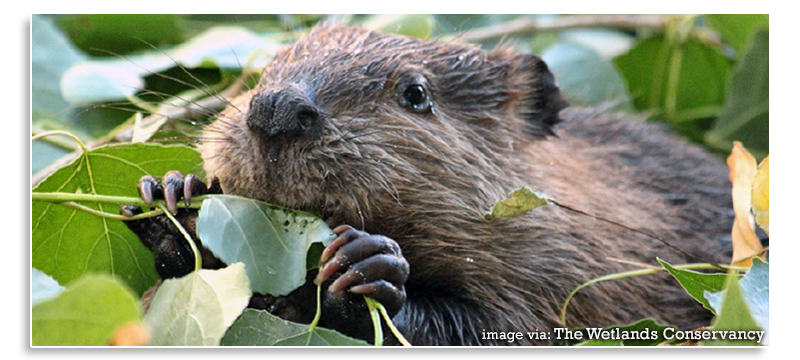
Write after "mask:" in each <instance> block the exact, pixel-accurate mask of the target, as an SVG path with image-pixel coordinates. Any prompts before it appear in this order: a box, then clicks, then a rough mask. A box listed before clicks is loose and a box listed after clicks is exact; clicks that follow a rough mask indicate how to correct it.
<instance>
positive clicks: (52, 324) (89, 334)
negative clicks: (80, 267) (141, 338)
mask: <svg viewBox="0 0 800 360" xmlns="http://www.w3.org/2000/svg"><path fill="white" fill-rule="evenodd" d="M138 321H139V306H138V304H137V300H136V296H135V295H134V294H133V293H132V292H131V290H129V289H128V288H127V287H126V286H125V285H124V284H123V283H122V282H121V281H119V280H117V279H115V278H113V277H111V276H108V275H97V274H91V275H86V276H83V277H81V278H80V279H78V280H75V281H74V282H71V283H69V284H67V288H66V290H65V291H63V292H62V293H60V294H59V295H58V296H57V297H56V298H53V299H50V300H46V301H43V302H41V303H38V304H36V305H35V306H33V309H32V310H31V338H32V340H31V343H32V344H33V345H34V346H92V345H100V346H102V345H108V344H109V341H110V340H111V337H112V335H113V334H114V332H115V330H116V329H117V328H119V327H120V326H123V325H127V324H130V323H135V322H138Z"/></svg>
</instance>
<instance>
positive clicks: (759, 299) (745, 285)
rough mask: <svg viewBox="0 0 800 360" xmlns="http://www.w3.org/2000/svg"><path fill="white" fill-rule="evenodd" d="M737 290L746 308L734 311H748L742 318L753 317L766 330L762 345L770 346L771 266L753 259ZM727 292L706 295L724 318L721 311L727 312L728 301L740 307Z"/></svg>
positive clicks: (721, 328) (708, 292)
mask: <svg viewBox="0 0 800 360" xmlns="http://www.w3.org/2000/svg"><path fill="white" fill-rule="evenodd" d="M737 288H738V289H740V291H741V294H740V295H741V296H742V298H743V300H744V302H745V304H746V306H745V308H744V309H741V308H738V309H735V310H733V311H747V314H744V315H742V316H745V315H747V316H746V317H752V319H753V320H754V321H755V322H756V324H758V325H759V326H760V327H761V329H763V330H764V337H763V341H762V344H763V345H767V344H769V265H768V264H766V263H764V262H763V261H762V260H761V259H759V258H753V265H752V266H751V267H750V270H749V271H748V272H747V274H746V275H745V276H744V277H742V279H741V280H739V282H738V286H737ZM727 292H728V290H722V291H719V292H713V293H712V292H710V291H707V292H706V293H705V296H706V298H708V302H709V303H710V304H711V306H712V307H714V309H715V310H716V313H717V314H719V315H720V316H719V317H722V314H721V311H725V310H726V309H725V307H724V306H725V302H726V301H731V302H732V304H733V305H740V304H738V302H737V300H736V299H735V296H734V298H733V299H728V297H727ZM733 305H731V306H733ZM748 310H749V311H748ZM728 320H730V319H728ZM726 324H728V323H723V325H725V326H727V325H726ZM715 326H716V323H715ZM718 329H719V330H728V328H726V327H719V328H718Z"/></svg>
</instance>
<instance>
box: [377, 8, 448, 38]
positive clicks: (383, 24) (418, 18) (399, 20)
mask: <svg viewBox="0 0 800 360" xmlns="http://www.w3.org/2000/svg"><path fill="white" fill-rule="evenodd" d="M435 24H436V19H435V18H434V17H433V15H427V14H387V15H375V16H372V17H370V18H369V19H367V20H366V21H364V24H363V26H364V27H365V28H367V29H372V30H376V31H378V32H383V33H390V34H400V35H405V36H410V37H415V38H418V39H429V38H430V37H431V34H432V33H433V28H434V26H435Z"/></svg>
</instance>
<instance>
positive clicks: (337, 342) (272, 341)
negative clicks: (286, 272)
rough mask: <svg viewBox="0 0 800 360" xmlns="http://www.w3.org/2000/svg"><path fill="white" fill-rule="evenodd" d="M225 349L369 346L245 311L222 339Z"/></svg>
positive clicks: (333, 333) (319, 330)
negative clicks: (243, 347)
mask: <svg viewBox="0 0 800 360" xmlns="http://www.w3.org/2000/svg"><path fill="white" fill-rule="evenodd" d="M222 345H225V346H368V345H369V344H367V343H366V342H364V341H362V340H356V339H352V338H349V337H347V336H344V335H342V334H340V333H338V332H336V331H333V330H329V329H323V328H319V327H314V328H312V327H310V326H309V325H303V324H297V323H293V322H289V321H286V320H283V319H281V318H279V317H277V316H275V315H272V314H270V313H268V312H266V311H263V310H253V309H247V310H245V311H244V313H242V316H240V317H239V319H237V320H236V322H235V323H234V324H233V326H231V328H230V329H229V330H228V333H227V334H225V337H224V338H222Z"/></svg>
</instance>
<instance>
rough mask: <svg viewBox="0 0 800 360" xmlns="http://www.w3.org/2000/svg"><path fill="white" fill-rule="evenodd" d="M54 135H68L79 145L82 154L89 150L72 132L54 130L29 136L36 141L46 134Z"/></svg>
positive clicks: (46, 135)
mask: <svg viewBox="0 0 800 360" xmlns="http://www.w3.org/2000/svg"><path fill="white" fill-rule="evenodd" d="M55 135H64V136H69V137H71V138H73V139H74V140H75V142H76V143H78V146H80V148H81V151H83V153H84V154H85V153H87V152H88V151H89V150H87V149H86V146H84V145H83V141H81V139H78V137H77V136H75V135H74V134H72V133H71V132H69V131H63V130H55V131H48V132H43V133H41V134H39V135H36V136H33V137H31V141H36V140H39V139H43V138H46V137H48V136H55Z"/></svg>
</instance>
